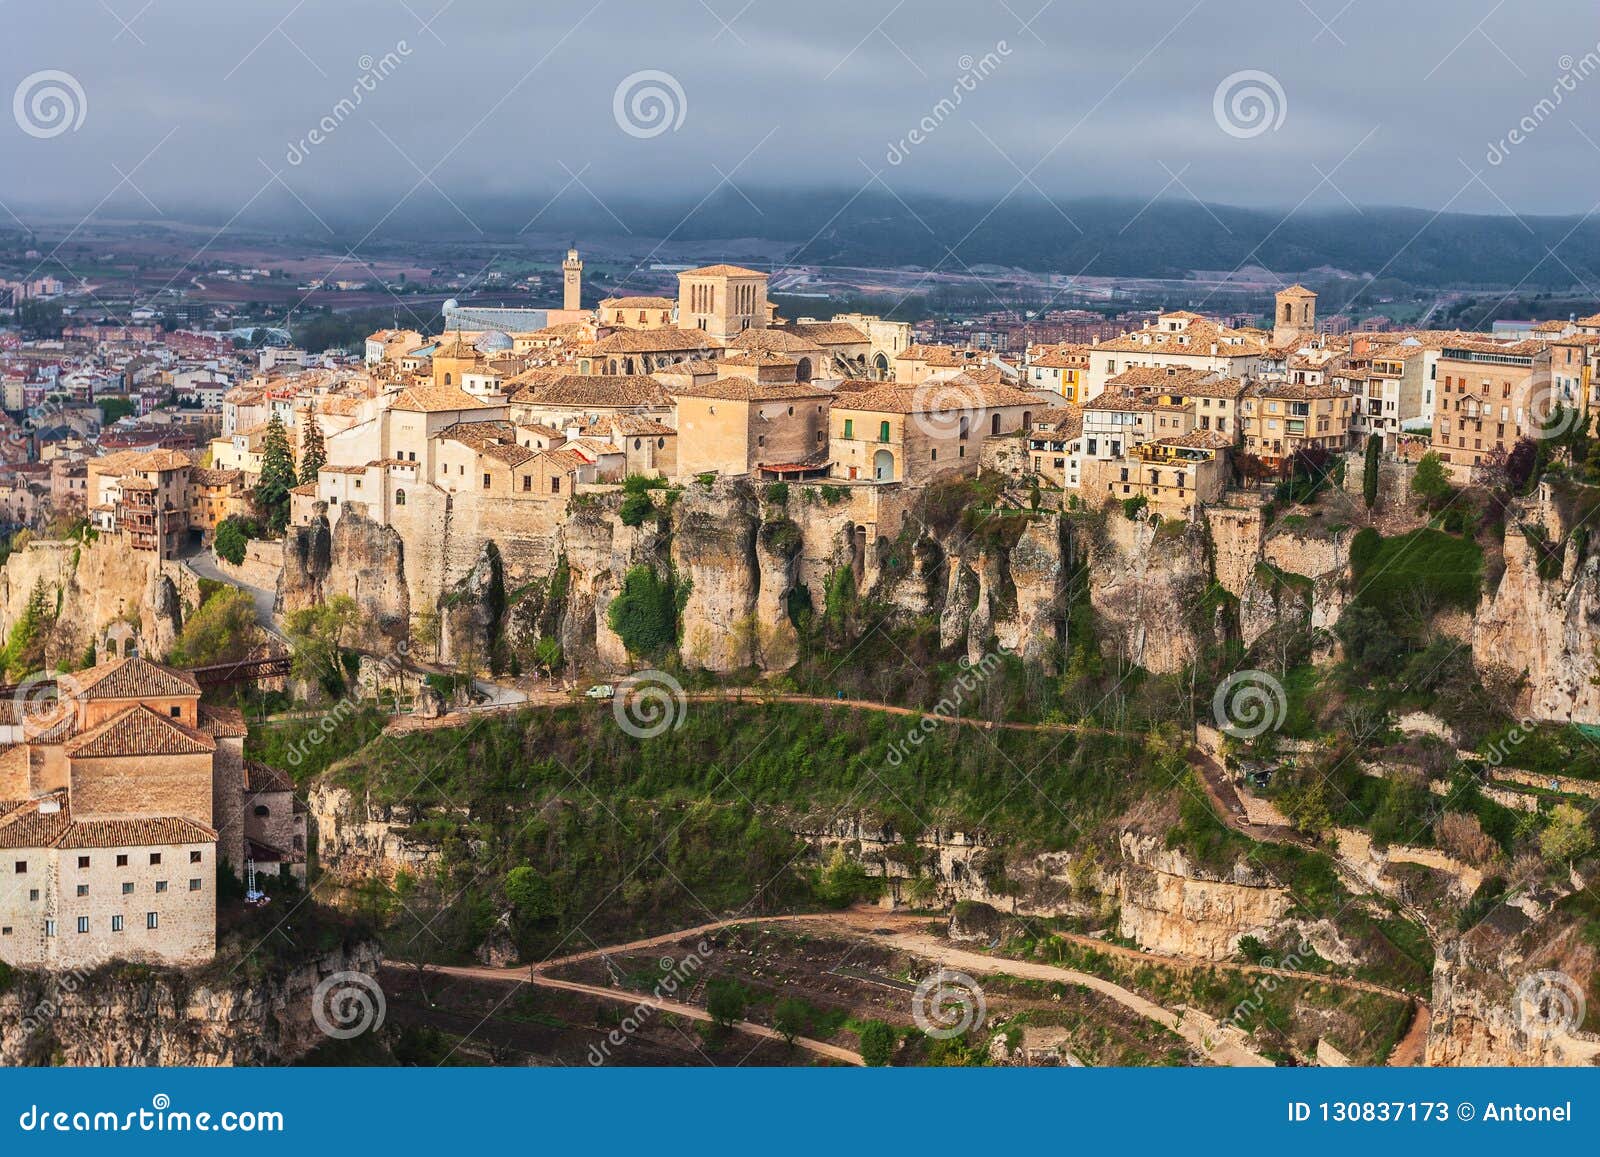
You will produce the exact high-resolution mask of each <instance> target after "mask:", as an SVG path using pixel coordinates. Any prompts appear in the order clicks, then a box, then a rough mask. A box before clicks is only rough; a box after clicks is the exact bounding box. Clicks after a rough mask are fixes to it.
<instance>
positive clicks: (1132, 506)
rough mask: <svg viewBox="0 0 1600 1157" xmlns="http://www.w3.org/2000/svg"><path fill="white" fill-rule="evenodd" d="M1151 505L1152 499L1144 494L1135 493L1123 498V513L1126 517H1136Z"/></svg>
mask: <svg viewBox="0 0 1600 1157" xmlns="http://www.w3.org/2000/svg"><path fill="white" fill-rule="evenodd" d="M1149 505H1150V500H1149V499H1148V498H1146V497H1145V496H1144V495H1143V494H1135V495H1134V496H1133V497H1132V498H1124V499H1123V500H1122V514H1123V517H1124V518H1128V519H1130V520H1131V519H1135V518H1138V517H1139V516H1140V515H1141V514H1143V513H1144V512H1145V508H1146V507H1147V506H1149Z"/></svg>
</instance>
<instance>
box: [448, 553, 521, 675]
mask: <svg viewBox="0 0 1600 1157" xmlns="http://www.w3.org/2000/svg"><path fill="white" fill-rule="evenodd" d="M505 613H506V578H505V569H504V566H503V565H502V563H501V561H500V548H499V547H497V546H496V545H495V544H494V543H492V542H486V543H484V544H483V549H482V550H480V551H479V552H478V561H477V562H476V563H474V564H473V567H472V569H471V570H470V571H468V572H467V573H466V575H465V577H463V578H462V580H461V581H460V582H459V583H457V584H456V585H455V589H453V590H452V591H451V592H450V593H449V594H448V595H446V596H445V597H444V598H443V599H441V600H440V604H439V660H440V662H443V663H451V664H456V665H463V666H466V667H468V668H470V669H474V670H476V669H479V668H482V667H485V666H488V665H489V664H490V656H491V655H492V654H493V653H494V651H495V648H496V647H498V646H499V645H500V629H501V625H502V621H503V620H504V618H505Z"/></svg>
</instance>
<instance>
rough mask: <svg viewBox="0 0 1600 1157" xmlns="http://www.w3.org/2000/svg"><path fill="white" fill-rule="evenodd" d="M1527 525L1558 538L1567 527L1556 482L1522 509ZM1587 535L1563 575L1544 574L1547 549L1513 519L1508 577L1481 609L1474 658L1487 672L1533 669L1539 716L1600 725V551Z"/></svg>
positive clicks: (1531, 686) (1568, 555)
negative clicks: (1599, 663) (1599, 654)
mask: <svg viewBox="0 0 1600 1157" xmlns="http://www.w3.org/2000/svg"><path fill="white" fill-rule="evenodd" d="M1518 513H1519V514H1520V515H1521V519H1520V521H1521V522H1523V523H1526V524H1537V525H1540V526H1543V527H1544V529H1545V531H1546V533H1547V535H1548V536H1549V537H1550V539H1551V540H1552V541H1561V540H1562V539H1564V538H1567V528H1566V527H1565V526H1564V525H1563V519H1562V517H1561V513H1560V511H1559V510H1558V509H1557V504H1556V503H1555V502H1554V501H1553V498H1552V495H1551V492H1550V488H1549V485H1548V484H1545V485H1544V486H1542V487H1541V496H1540V499H1539V501H1538V502H1537V503H1535V504H1532V505H1531V506H1530V507H1529V508H1528V509H1527V510H1525V511H1520V512H1518ZM1590 538H1591V536H1590V535H1589V534H1586V533H1584V532H1583V531H1582V530H1580V531H1579V532H1577V533H1575V534H1573V535H1572V536H1571V537H1570V538H1567V544H1566V550H1565V555H1564V557H1563V559H1562V565H1561V572H1560V574H1559V575H1556V576H1552V577H1551V578H1550V579H1548V580H1546V579H1543V578H1541V577H1540V575H1539V552H1538V550H1537V548H1536V547H1535V546H1534V544H1533V543H1531V542H1529V541H1528V539H1527V537H1526V536H1525V535H1524V534H1522V533H1520V532H1519V530H1518V529H1517V523H1516V522H1514V521H1513V520H1512V519H1510V518H1508V519H1507V529H1506V536H1505V572H1504V573H1503V574H1502V575H1501V577H1500V581H1499V583H1498V584H1497V585H1496V586H1495V588H1494V590H1493V592H1492V593H1491V595H1490V597H1489V598H1488V599H1487V600H1486V601H1485V602H1484V603H1482V604H1480V605H1479V607H1478V614H1477V617H1476V619H1475V621H1474V623H1473V629H1472V657H1473V661H1474V662H1475V663H1476V664H1477V666H1478V669H1479V670H1480V671H1488V670H1490V669H1495V668H1499V669H1504V668H1505V667H1506V665H1507V664H1513V665H1514V666H1515V667H1516V668H1518V669H1520V670H1522V671H1525V672H1526V675H1527V683H1526V686H1525V688H1524V691H1523V695H1524V700H1523V704H1522V709H1523V711H1524V712H1525V713H1526V714H1527V715H1528V716H1530V717H1532V718H1534V719H1558V720H1570V721H1572V722H1575V723H1600V685H1597V684H1596V682H1595V676H1596V674H1597V668H1596V658H1595V655H1596V648H1597V647H1600V554H1597V553H1596V552H1595V551H1593V550H1591V549H1589V540H1590Z"/></svg>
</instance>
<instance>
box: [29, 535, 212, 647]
mask: <svg viewBox="0 0 1600 1157" xmlns="http://www.w3.org/2000/svg"><path fill="white" fill-rule="evenodd" d="M40 588H42V589H43V591H44V592H45V595H46V599H47V602H48V605H49V606H50V607H51V608H52V609H53V611H54V614H55V621H54V626H53V628H52V630H51V632H50V637H49V639H48V641H47V643H46V647H45V657H46V660H47V662H48V663H49V665H50V666H52V667H54V666H55V665H57V664H61V663H64V664H66V665H67V666H69V667H77V666H79V665H80V664H81V662H82V661H83V657H84V655H85V654H86V653H87V652H88V650H89V648H90V647H91V646H94V645H96V644H98V643H99V642H100V641H101V640H102V639H104V637H105V634H106V631H107V629H108V628H109V627H110V626H111V625H112V624H113V623H126V624H130V625H132V626H133V627H134V628H135V640H136V642H137V644H138V646H139V650H140V652H141V653H142V654H146V655H153V656H157V657H160V656H163V655H165V654H166V653H167V651H168V650H169V649H170V648H171V646H172V643H173V641H174V640H176V638H177V636H178V632H179V631H180V630H181V629H182V626H183V615H184V610H185V608H186V607H194V606H196V605H197V604H198V603H199V601H200V593H199V580H198V579H197V578H196V577H195V575H194V574H193V573H192V572H190V571H188V570H187V569H185V568H184V567H183V566H182V565H181V564H179V563H176V562H163V561H162V560H161V559H160V558H159V557H158V556H157V555H156V554H155V553H154V552H152V551H142V550H132V549H130V548H129V547H128V546H127V545H126V543H125V542H124V541H123V540H122V538H121V537H119V536H114V535H101V536H100V537H99V538H97V539H95V540H94V541H93V542H86V543H80V542H76V541H53V540H40V541H36V542H32V543H29V544H28V545H27V546H26V547H24V548H23V549H22V550H19V551H17V552H15V553H14V554H12V555H11V556H10V558H8V559H7V560H6V562H5V565H4V566H3V567H0V638H5V637H9V635H10V631H11V628H12V627H13V626H14V625H15V624H16V622H17V620H18V619H20V618H21V617H22V615H23V614H24V612H25V611H26V610H27V607H28V600H29V599H30V597H31V596H32V594H33V592H34V590H35V589H40Z"/></svg>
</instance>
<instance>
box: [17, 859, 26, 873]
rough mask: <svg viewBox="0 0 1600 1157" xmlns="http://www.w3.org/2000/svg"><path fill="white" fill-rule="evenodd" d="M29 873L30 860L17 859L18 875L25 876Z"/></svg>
mask: <svg viewBox="0 0 1600 1157" xmlns="http://www.w3.org/2000/svg"><path fill="white" fill-rule="evenodd" d="M27 874H28V861H27V860H18V861H17V875H19V876H25V875H27Z"/></svg>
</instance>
